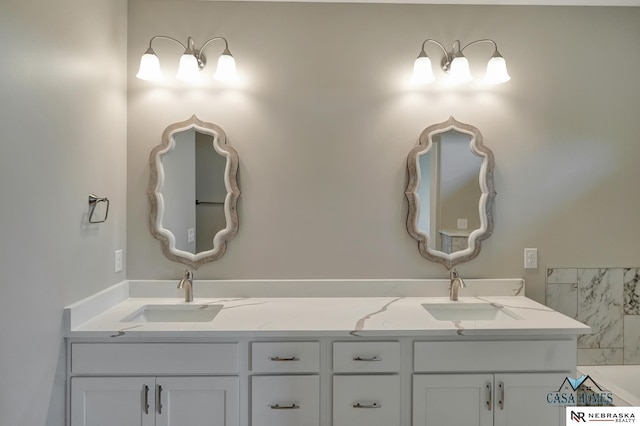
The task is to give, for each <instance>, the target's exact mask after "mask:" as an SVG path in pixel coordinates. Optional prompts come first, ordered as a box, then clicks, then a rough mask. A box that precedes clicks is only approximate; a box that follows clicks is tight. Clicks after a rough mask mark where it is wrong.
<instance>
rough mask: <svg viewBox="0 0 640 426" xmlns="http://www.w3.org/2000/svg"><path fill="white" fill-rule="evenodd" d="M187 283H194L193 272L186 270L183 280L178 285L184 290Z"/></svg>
mask: <svg viewBox="0 0 640 426" xmlns="http://www.w3.org/2000/svg"><path fill="white" fill-rule="evenodd" d="M186 281H191V282H193V272H191V271H190V270H188V269H185V270H184V276H183V277H182V279H181V280H180V282H179V283H178V288H183V287H184V283H185V282H186Z"/></svg>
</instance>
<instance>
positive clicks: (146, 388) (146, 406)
mask: <svg viewBox="0 0 640 426" xmlns="http://www.w3.org/2000/svg"><path fill="white" fill-rule="evenodd" d="M142 394H143V395H144V396H143V399H142V409H143V410H144V413H145V414H149V386H147V385H144V386H142Z"/></svg>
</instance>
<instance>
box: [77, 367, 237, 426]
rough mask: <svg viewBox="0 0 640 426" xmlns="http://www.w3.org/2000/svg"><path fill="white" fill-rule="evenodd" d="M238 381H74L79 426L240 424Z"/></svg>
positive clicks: (202, 425) (170, 379) (221, 378)
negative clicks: (238, 417) (238, 416)
mask: <svg viewBox="0 0 640 426" xmlns="http://www.w3.org/2000/svg"><path fill="white" fill-rule="evenodd" d="M237 394H238V379H237V378H236V377H74V378H72V379H71V424H72V425H74V426H103V425H104V426H113V425H127V426H138V425H140V426H190V425H193V426H227V425H237V424H238V419H237V413H238V397H237Z"/></svg>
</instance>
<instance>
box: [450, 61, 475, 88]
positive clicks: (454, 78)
mask: <svg viewBox="0 0 640 426" xmlns="http://www.w3.org/2000/svg"><path fill="white" fill-rule="evenodd" d="M449 78H450V80H451V82H452V83H454V84H462V83H466V82H468V81H471V80H472V79H473V77H472V76H471V71H470V70H469V61H468V60H467V58H465V57H464V56H456V57H455V58H453V60H452V61H451V68H450V69H449Z"/></svg>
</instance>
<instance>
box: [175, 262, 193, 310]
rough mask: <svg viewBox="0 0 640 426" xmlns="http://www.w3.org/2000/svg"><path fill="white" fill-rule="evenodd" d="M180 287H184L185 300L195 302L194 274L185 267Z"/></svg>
mask: <svg viewBox="0 0 640 426" xmlns="http://www.w3.org/2000/svg"><path fill="white" fill-rule="evenodd" d="M178 288H184V301H185V302H187V303H188V302H193V274H192V273H191V271H189V270H187V269H185V270H184V277H182V279H181V280H180V284H178Z"/></svg>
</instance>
